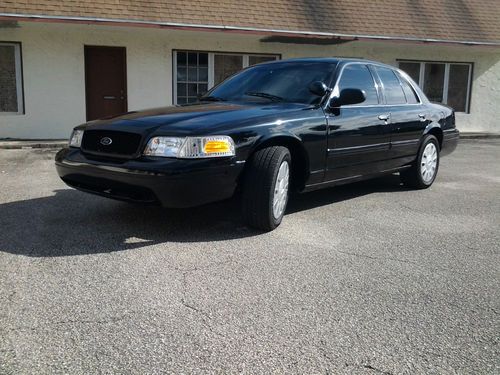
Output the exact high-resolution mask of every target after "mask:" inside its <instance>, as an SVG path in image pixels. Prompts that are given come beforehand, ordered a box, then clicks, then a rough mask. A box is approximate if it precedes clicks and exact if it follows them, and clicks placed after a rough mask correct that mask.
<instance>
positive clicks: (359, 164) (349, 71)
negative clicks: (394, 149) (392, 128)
mask: <svg viewBox="0 0 500 375" xmlns="http://www.w3.org/2000/svg"><path fill="white" fill-rule="evenodd" d="M341 69H342V71H341V73H340V77H339V79H338V81H337V85H336V87H335V88H334V94H335V93H336V94H337V95H338V94H339V93H340V92H341V91H342V90H343V89H346V88H356V89H360V90H363V91H364V92H365V94H366V100H365V101H364V102H363V103H360V104H354V105H345V106H340V107H339V108H330V107H329V108H328V109H327V121H328V133H327V134H328V150H327V168H326V174H325V180H326V181H331V180H340V179H350V178H352V177H358V176H362V175H367V174H370V173H372V172H373V171H374V170H378V169H383V168H384V167H383V161H384V160H385V159H386V158H387V153H388V150H389V142H390V134H389V123H390V112H389V111H388V110H387V108H385V106H384V105H383V104H382V103H381V99H382V98H381V97H380V95H379V90H378V88H377V85H376V84H375V80H374V77H373V75H372V73H371V71H370V69H369V68H368V65H366V64H364V63H349V64H348V65H345V66H344V67H343V68H341Z"/></svg>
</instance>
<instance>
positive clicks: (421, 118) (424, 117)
mask: <svg viewBox="0 0 500 375" xmlns="http://www.w3.org/2000/svg"><path fill="white" fill-rule="evenodd" d="M418 117H420V121H422V122H424V121H425V120H427V119H426V116H425V114H423V113H419V115H418Z"/></svg>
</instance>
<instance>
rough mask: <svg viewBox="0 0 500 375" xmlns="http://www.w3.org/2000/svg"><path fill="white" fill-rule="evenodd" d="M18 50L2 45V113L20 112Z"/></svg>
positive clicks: (0, 94) (0, 62)
mask: <svg viewBox="0 0 500 375" xmlns="http://www.w3.org/2000/svg"><path fill="white" fill-rule="evenodd" d="M18 111H19V108H18V106H17V81H16V49H15V46H13V45H10V46H9V45H0V112H18Z"/></svg>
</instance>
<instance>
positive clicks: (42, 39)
mask: <svg viewBox="0 0 500 375" xmlns="http://www.w3.org/2000/svg"><path fill="white" fill-rule="evenodd" d="M259 38H260V37H258V36H255V35H237V34H224V33H220V32H194V31H172V30H159V29H145V28H122V27H109V26H93V25H67V24H43V23H21V24H20V27H19V28H0V41H16V42H21V43H22V54H23V76H24V97H25V112H26V113H25V114H24V115H2V114H0V138H8V137H9V138H25V139H28V138H29V139H51V138H66V137H67V136H68V135H69V133H70V131H71V129H72V128H73V127H74V126H75V125H78V124H80V123H82V122H84V121H85V82H84V46H85V45H104V46H122V47H126V49H127V85H128V108H129V110H137V109H143V108H148V107H155V106H162V105H169V104H171V103H172V50H173V49H192V50H204V51H225V52H249V53H259V52H260V53H264V52H265V53H278V54H281V55H282V57H283V58H291V57H303V56H345V57H364V58H369V59H374V60H379V61H383V62H386V63H389V64H394V65H395V64H396V60H397V59H417V60H426V59H428V60H442V61H466V62H473V63H474V76H473V84H472V97H471V113H470V114H457V123H458V127H459V129H460V130H462V131H490V132H500V124H499V123H498V121H497V114H498V108H497V107H498V105H499V104H500V48H487V47H460V46H444V45H439V46H431V45H416V44H401V43H394V42H372V43H367V42H352V43H346V44H342V45H336V46H314V45H297V44H280V43H262V42H260V41H259Z"/></svg>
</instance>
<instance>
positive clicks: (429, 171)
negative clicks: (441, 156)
mask: <svg viewBox="0 0 500 375" xmlns="http://www.w3.org/2000/svg"><path fill="white" fill-rule="evenodd" d="M437 160H438V152H437V148H436V145H435V144H434V143H432V142H431V143H429V144H427V146H425V148H424V152H423V153H422V159H421V160H420V174H421V176H422V180H423V181H424V182H425V183H426V184H428V183H430V182H431V181H432V180H433V178H434V176H435V175H436V169H437Z"/></svg>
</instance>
